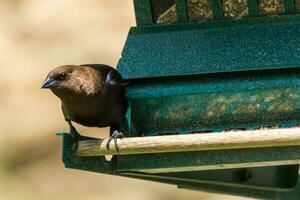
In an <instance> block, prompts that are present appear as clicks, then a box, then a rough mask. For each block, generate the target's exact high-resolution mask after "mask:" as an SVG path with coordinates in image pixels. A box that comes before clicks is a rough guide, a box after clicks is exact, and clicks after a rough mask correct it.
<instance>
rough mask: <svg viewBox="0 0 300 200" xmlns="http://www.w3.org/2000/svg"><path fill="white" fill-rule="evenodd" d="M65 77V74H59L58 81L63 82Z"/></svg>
mask: <svg viewBox="0 0 300 200" xmlns="http://www.w3.org/2000/svg"><path fill="white" fill-rule="evenodd" d="M66 77H67V74H66V73H65V72H63V73H61V74H59V79H60V80H64V79H65V78H66Z"/></svg>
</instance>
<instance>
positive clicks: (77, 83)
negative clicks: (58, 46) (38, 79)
mask: <svg viewBox="0 0 300 200" xmlns="http://www.w3.org/2000/svg"><path fill="white" fill-rule="evenodd" d="M101 81H102V80H101V76H99V74H98V73H97V71H96V70H93V69H92V68H89V67H87V66H77V65H63V66H59V67H56V68H55V69H53V70H51V71H50V72H49V73H48V75H47V77H46V80H45V81H44V82H43V84H42V86H41V88H45V89H51V90H52V91H53V93H54V94H56V95H57V96H59V97H62V96H63V95H64V94H70V93H71V94H79V95H82V94H85V95H93V94H95V93H97V92H98V91H99V89H101Z"/></svg>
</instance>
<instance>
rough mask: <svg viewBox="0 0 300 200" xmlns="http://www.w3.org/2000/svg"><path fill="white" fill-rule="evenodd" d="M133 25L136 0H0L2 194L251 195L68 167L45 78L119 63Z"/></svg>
mask: <svg viewBox="0 0 300 200" xmlns="http://www.w3.org/2000/svg"><path fill="white" fill-rule="evenodd" d="M134 24H135V21H134V11H133V3H132V0H126V1H124V0H85V1H80V0H0V44H1V45H0V52H1V55H0V200H2V199H5V200H10V199H22V200H23V199H25V200H26V199H32V200H35V199H38V200H44V199H51V200H52V199H57V200H59V199H62V200H68V199H75V200H80V199H88V200H89V199H110V200H114V199H116V200H121V199H122V200H127V199H130V200H135V199H136V200H140V199H143V200H152V199H153V200H160V199H161V200H164V199H166V200H167V199H172V200H176V199H191V200H193V199H220V198H222V199H224V200H225V199H233V200H234V199H245V198H240V197H231V196H223V195H215V194H209V193H203V192H195V191H189V190H180V189H177V188H176V187H175V186H171V185H165V184H158V183H152V182H147V181H140V180H135V179H129V178H119V177H114V176H108V175H102V174H96V173H90V172H85V171H78V170H71V169H66V168H64V166H63V163H62V162H61V146H60V142H61V141H60V139H61V138H59V137H57V136H55V133H56V132H58V131H61V130H62V131H68V126H67V124H66V123H65V122H64V119H63V115H62V113H61V110H60V102H59V100H58V99H57V98H56V97H55V96H54V95H53V94H51V93H50V91H47V90H41V89H40V84H41V82H42V81H43V80H44V78H45V76H46V74H47V72H48V71H49V70H50V69H52V68H54V67H55V66H58V65H63V64H83V63H105V64H108V65H111V66H115V65H116V63H117V62H118V59H119V57H120V55H121V50H122V47H123V45H124V42H125V39H126V36H127V32H128V30H129V27H130V26H134ZM77 127H79V128H78V130H79V131H80V132H81V133H84V134H86V135H92V136H97V137H107V130H106V129H97V128H88V129H87V128H84V127H82V126H78V125H77Z"/></svg>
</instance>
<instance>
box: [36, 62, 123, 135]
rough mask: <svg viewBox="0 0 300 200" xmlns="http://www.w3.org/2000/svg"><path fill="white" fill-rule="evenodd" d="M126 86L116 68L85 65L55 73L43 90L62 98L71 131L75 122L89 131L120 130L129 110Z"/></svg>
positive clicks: (54, 70) (48, 79) (64, 68)
mask: <svg viewBox="0 0 300 200" xmlns="http://www.w3.org/2000/svg"><path fill="white" fill-rule="evenodd" d="M125 85H126V83H125V82H124V80H123V78H122V77H121V75H120V74H119V73H118V72H117V71H116V70H115V69H114V68H112V67H109V66H107V65H101V64H84V65H64V66H59V67H57V68H55V69H53V70H52V71H50V72H49V74H48V76H47V78H46V80H45V82H44V83H43V85H42V88H49V89H51V90H52V92H53V93H54V94H55V95H56V96H58V97H59V98H60V100H61V102H62V110H63V114H64V117H65V119H66V121H68V122H69V124H70V128H71V129H72V124H71V121H73V122H76V123H79V124H82V125H84V126H89V127H106V126H111V127H113V129H115V130H117V129H118V128H119V125H120V123H121V121H122V120H123V119H124V116H125V112H126V109H127V100H126V97H125V87H126V86H125ZM73 128H74V127H73ZM74 130H75V128H74ZM75 131H76V130H75Z"/></svg>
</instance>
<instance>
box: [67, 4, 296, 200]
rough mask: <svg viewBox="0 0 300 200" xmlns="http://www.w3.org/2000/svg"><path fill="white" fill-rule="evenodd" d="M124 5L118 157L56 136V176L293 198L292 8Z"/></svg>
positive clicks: (98, 144) (96, 144) (94, 144)
mask: <svg viewBox="0 0 300 200" xmlns="http://www.w3.org/2000/svg"><path fill="white" fill-rule="evenodd" d="M134 6H135V16H136V23H137V26H136V27H132V28H131V29H130V31H129V34H128V38H127V40H126V43H125V46H124V49H123V52H122V55H121V59H120V60H119V63H118V66H117V69H118V71H119V72H120V73H121V74H122V76H123V77H124V78H125V79H127V80H129V81H130V84H129V86H128V88H127V98H128V101H129V107H128V111H127V114H126V121H124V123H123V124H122V129H121V131H122V132H123V133H124V134H125V136H126V138H124V139H122V140H118V142H119V144H120V146H119V147H120V154H117V153H116V151H115V149H114V148H112V150H111V151H105V150H103V151H104V153H103V152H102V153H99V151H100V150H101V149H103V145H104V146H105V144H104V141H102V140H89V141H83V142H80V143H79V148H78V150H77V152H73V151H72V143H71V138H70V136H69V134H63V162H64V163H65V166H66V167H67V168H75V169H80V170H87V171H94V172H99V173H106V174H114V175H119V176H126V177H133V178H139V179H145V180H151V181H157V182H162V183H168V184H175V185H177V186H178V187H179V188H187V189H194V190H203V191H210V192H216V193H227V194H232V195H241V196H248V197H254V198H264V199H300V179H298V171H299V163H300V129H299V130H297V129H296V128H293V127H295V126H297V125H299V124H300V68H299V66H300V0H241V1H236V0H135V1H134ZM266 127H267V129H266V130H264V129H265V128H266ZM201 133H204V134H201ZM202 135H203V136H202ZM294 137H295V138H294ZM193 138H194V139H193ZM195 138H196V139H195ZM203 138H205V139H203ZM207 138H208V139H207ZM148 139H149V140H151V141H152V140H153V141H155V142H154V143H153V144H152V143H151V142H148V143H147V141H146V142H145V141H144V140H148ZM206 139H207V140H206ZM228 139H229V140H230V141H228ZM139 141H140V142H141V143H142V142H145V143H143V144H145V149H142V150H141V148H143V145H140V147H139V148H140V149H138V148H137V147H138V146H139V144H140V143H139ZM174 141H175V142H174ZM207 141H209V142H210V143H207ZM214 141H215V142H216V143H217V144H215V143H214ZM163 142H165V143H163ZM176 142H177V143H176ZM150 143H151V145H152V146H151V145H150ZM171 143H172V144H171ZM194 143H195V144H194ZM126 144H129V146H130V147H129V146H127V147H126V146H125V145H126ZM130 144H131V145H130ZM155 144H157V145H155ZM169 144H170V145H169ZM112 145H113V144H112ZM112 145H111V146H112ZM122 145H123V146H122ZM147 145H148V146H147ZM163 145H167V146H168V145H169V146H168V147H167V148H164V149H160V148H161V147H163ZM172 145H173V146H172ZM201 145H202V146H201ZM83 147H84V148H83ZM135 147H136V148H135ZM126 148H127V150H126ZM147 148H148V149H147ZM86 149H89V150H86ZM128 149H129V150H128ZM83 151H86V152H85V153H83ZM104 154H114V156H113V159H112V160H111V161H107V160H106V159H105V157H104V156H103V155H104Z"/></svg>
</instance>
